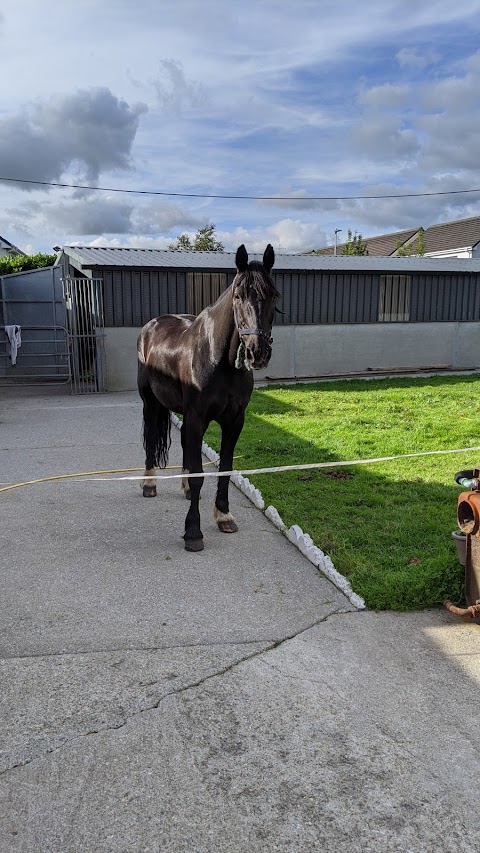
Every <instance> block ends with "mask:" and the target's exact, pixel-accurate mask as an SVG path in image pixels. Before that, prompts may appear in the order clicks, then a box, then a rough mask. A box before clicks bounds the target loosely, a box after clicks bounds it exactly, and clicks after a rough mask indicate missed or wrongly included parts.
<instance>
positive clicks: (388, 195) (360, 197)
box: [0, 176, 480, 201]
mask: <svg viewBox="0 0 480 853" xmlns="http://www.w3.org/2000/svg"><path fill="white" fill-rule="evenodd" d="M0 181H10V182H11V183H14V184H34V185H36V186H41V187H63V188H65V189H69V190H90V191H92V192H102V193H130V194H131V195H159V196H169V197H174V198H220V199H230V200H240V201H242V200H246V201H361V200H364V199H381V198H424V197H426V196H439V195H463V194H466V193H480V188H476V189H471V190H439V191H437V192H425V193H384V194H380V195H305V196H296V195H221V194H217V193H179V192H167V191H166V190H127V189H122V188H120V187H90V186H87V185H86V184H61V183H57V182H55V181H31V180H27V179H26V178H3V177H1V176H0Z"/></svg>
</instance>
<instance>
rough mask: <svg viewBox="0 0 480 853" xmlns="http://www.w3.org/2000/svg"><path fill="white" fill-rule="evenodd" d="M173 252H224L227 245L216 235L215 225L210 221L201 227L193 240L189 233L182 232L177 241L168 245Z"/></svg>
mask: <svg viewBox="0 0 480 853" xmlns="http://www.w3.org/2000/svg"><path fill="white" fill-rule="evenodd" d="M168 248H169V249H170V251H171V252H223V251H224V249H225V246H224V245H223V243H221V242H220V240H217V238H216V235H215V225H213V223H210V224H209V225H204V226H203V228H199V229H198V231H197V233H196V234H195V237H194V239H193V241H192V240H191V239H190V237H189V236H188V234H180V236H179V237H177V241H176V243H171V244H170V245H169V247H168Z"/></svg>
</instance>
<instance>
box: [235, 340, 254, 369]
mask: <svg viewBox="0 0 480 853" xmlns="http://www.w3.org/2000/svg"><path fill="white" fill-rule="evenodd" d="M235 367H236V368H237V370H251V369H252V368H251V367H250V364H249V363H248V359H247V358H246V354H245V344H244V342H243V341H242V338H241V337H240V343H239V345H238V349H237V357H236V359H235Z"/></svg>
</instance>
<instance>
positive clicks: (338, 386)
mask: <svg viewBox="0 0 480 853" xmlns="http://www.w3.org/2000/svg"><path fill="white" fill-rule="evenodd" d="M479 399H480V376H478V375H475V376H441V377H434V378H422V379H414V378H402V379H381V380H380V379H377V380H370V381H360V380H354V381H341V382H319V383H315V384H303V385H294V386H283V387H278V386H275V387H269V388H266V389H259V390H256V391H255V392H254V394H253V396H252V400H251V402H250V405H249V407H248V410H247V419H246V423H245V427H244V430H243V432H242V435H241V437H240V439H239V442H238V445H237V449H236V455H238V457H239V458H237V459H236V466H235V467H236V468H238V469H239V470H244V469H248V468H257V467H267V466H268V467H270V466H274V465H288V464H298V463H300V462H324V461H333V460H352V459H366V458H371V457H379V456H393V455H400V454H404V453H416V452H420V451H426V450H449V449H454V448H462V447H470V446H476V445H480V426H479ZM205 440H206V441H207V443H208V444H210V445H211V446H213V447H215V449H217V450H218V449H219V430H218V428H217V426H216V425H212V426H211V427H210V428H209V430H208V432H207V435H206V437H205ZM477 463H478V464H480V451H478V452H477V453H474V454H471V453H470V454H469V453H467V454H466V453H458V454H449V455H446V456H431V457H428V456H427V457H420V458H415V459H405V460H397V461H391V462H384V463H372V464H368V465H361V466H341V467H340V468H332V469H325V470H314V471H312V470H310V471H295V472H288V473H283V474H264V475H252V476H251V477H250V480H251V481H252V482H253V483H254V484H255V486H257V488H259V489H260V491H261V492H262V495H263V497H264V499H265V503H266V505H268V504H273V506H275V507H276V509H277V510H278V511H279V513H280V515H281V516H282V519H283V521H284V522H285V524H286V525H287V526H290V525H291V524H299V525H300V527H301V528H302V529H303V530H304V531H305V532H306V533H309V534H310V536H311V537H312V539H313V540H314V542H315V544H316V545H318V547H319V548H321V549H322V550H323V551H325V552H326V553H328V554H330V556H331V558H332V560H333V562H334V564H335V567H336V568H337V569H338V571H339V572H341V573H342V574H343V575H345V577H347V578H348V579H349V581H350V583H351V585H352V588H353V590H354V591H355V592H357V593H358V594H359V595H361V596H362V597H363V598H365V601H366V603H367V606H368V607H370V608H373V609H379V610H384V609H394V610H411V609H417V608H422V607H430V606H435V605H438V604H440V603H441V602H442V601H443V599H445V598H450V599H452V601H456V602H462V601H463V579H464V576H463V568H462V567H461V566H460V564H459V563H458V558H457V552H456V548H455V543H454V542H453V540H452V539H451V532H452V531H453V530H456V529H457V523H456V506H457V497H458V494H459V492H460V489H459V487H458V486H457V485H456V484H455V483H454V480H453V477H454V474H455V473H456V472H457V471H458V470H460V469H462V468H473V467H475V465H476V464H477Z"/></svg>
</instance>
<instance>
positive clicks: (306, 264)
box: [63, 246, 480, 273]
mask: <svg viewBox="0 0 480 853" xmlns="http://www.w3.org/2000/svg"><path fill="white" fill-rule="evenodd" d="M63 252H64V253H65V255H66V256H68V258H69V259H70V263H71V264H72V266H74V267H75V268H76V269H78V270H79V271H83V270H90V269H98V268H101V267H128V268H131V267H149V268H152V267H153V268H159V267H161V268H163V269H179V270H192V269H197V270H198V269H203V270H212V271H213V270H224V271H225V272H231V271H232V270H234V269H235V252H169V251H167V250H162V249H123V248H114V249H112V248H108V247H105V248H102V247H96V246H95V247H91V246H64V248H63ZM262 256H263V253H252V254H249V259H250V260H257V261H261V260H262ZM315 270H326V271H332V272H333V271H337V272H338V271H340V270H350V271H352V272H353V271H356V272H385V273H391V272H394V271H398V272H403V273H409V272H410V273H413V272H462V273H463V272H475V273H479V272H480V260H479V261H477V260H473V259H469V258H424V257H413V258H397V257H378V256H377V257H375V256H371V255H367V256H355V255H339V256H337V257H334V256H332V255H286V254H275V266H274V272H280V271H286V272H309V271H311V272H313V271H315Z"/></svg>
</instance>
